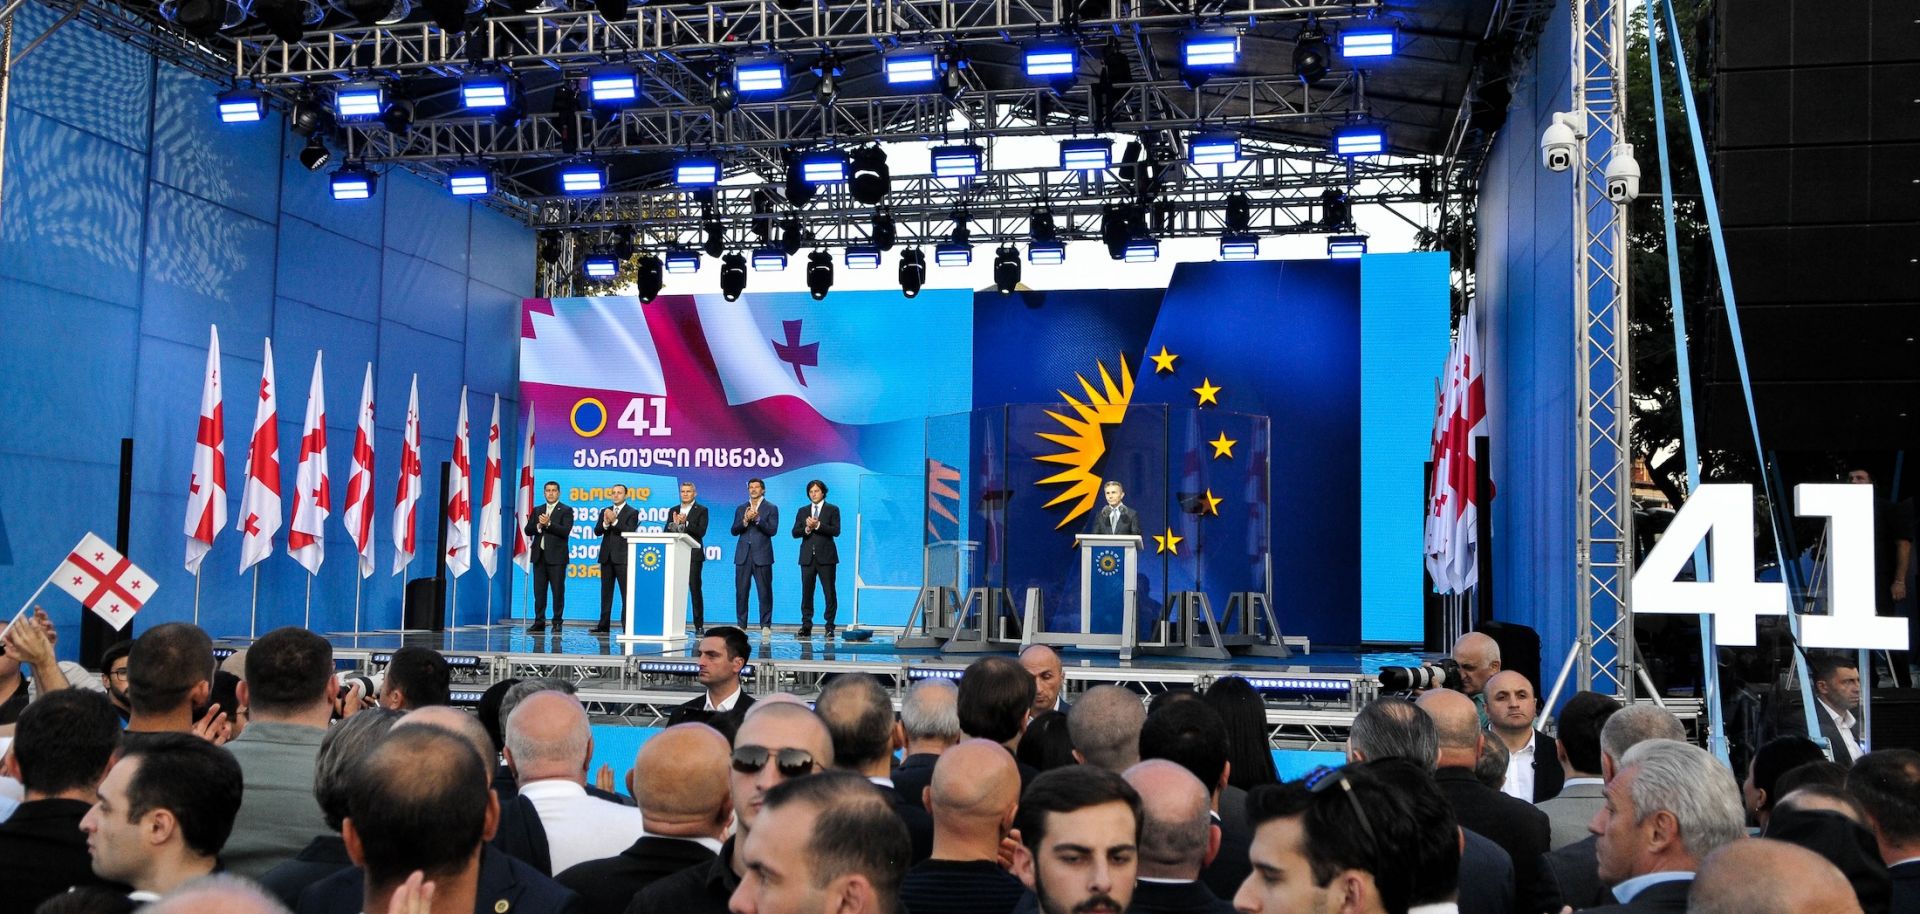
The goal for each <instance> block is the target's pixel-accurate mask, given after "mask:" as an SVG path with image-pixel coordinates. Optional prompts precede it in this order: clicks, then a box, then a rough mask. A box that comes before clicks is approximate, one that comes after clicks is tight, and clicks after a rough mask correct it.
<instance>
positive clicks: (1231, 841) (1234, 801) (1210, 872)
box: [1200, 786, 1253, 898]
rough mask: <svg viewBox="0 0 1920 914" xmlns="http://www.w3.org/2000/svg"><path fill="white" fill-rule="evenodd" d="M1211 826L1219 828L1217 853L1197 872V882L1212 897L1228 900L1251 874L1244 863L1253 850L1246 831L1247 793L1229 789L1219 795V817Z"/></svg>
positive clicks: (1249, 831)
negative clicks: (1218, 848) (1202, 885)
mask: <svg viewBox="0 0 1920 914" xmlns="http://www.w3.org/2000/svg"><path fill="white" fill-rule="evenodd" d="M1214 823H1215V824H1217V825H1219V826H1220V852H1219V853H1218V854H1215V855H1214V857H1213V862H1212V863H1209V864H1207V865H1206V866H1205V867H1204V868H1202V869H1201V870H1200V882H1201V883H1202V884H1204V885H1205V886H1206V887H1207V888H1208V889H1209V890H1210V891H1212V892H1213V894H1214V896H1215V897H1218V898H1232V897H1233V896H1234V893H1235V892H1238V891H1240V883H1242V882H1245V881H1246V880H1247V876H1248V874H1250V873H1252V872H1253V864H1252V863H1250V862H1248V860H1247V854H1248V853H1249V852H1250V850H1251V849H1252V847H1253V832H1252V829H1250V828H1248V827H1247V792H1246V791H1244V790H1241V789H1240V788H1238V787H1233V786H1229V787H1227V789H1226V790H1223V791H1221V792H1220V814H1219V815H1218V816H1217V817H1216V818H1215V820H1214Z"/></svg>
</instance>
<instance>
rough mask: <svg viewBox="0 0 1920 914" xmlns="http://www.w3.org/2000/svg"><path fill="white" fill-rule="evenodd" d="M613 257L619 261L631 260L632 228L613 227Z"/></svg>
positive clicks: (625, 226) (628, 226)
mask: <svg viewBox="0 0 1920 914" xmlns="http://www.w3.org/2000/svg"><path fill="white" fill-rule="evenodd" d="M613 256H615V257H618V258H620V259H621V260H631V259H633V226H631V225H616V226H614V227H613Z"/></svg>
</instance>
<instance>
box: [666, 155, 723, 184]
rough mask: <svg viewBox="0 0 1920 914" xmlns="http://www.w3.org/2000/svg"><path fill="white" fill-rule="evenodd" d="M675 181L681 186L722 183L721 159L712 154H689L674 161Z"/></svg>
mask: <svg viewBox="0 0 1920 914" xmlns="http://www.w3.org/2000/svg"><path fill="white" fill-rule="evenodd" d="M673 183H675V184H678V185H680V186H681V187H712V186H713V185H715V184H718V183H720V160H718V159H715V158H712V157H711V156H687V157H686V158H684V159H681V160H680V161H678V162H676V163H674V166H673Z"/></svg>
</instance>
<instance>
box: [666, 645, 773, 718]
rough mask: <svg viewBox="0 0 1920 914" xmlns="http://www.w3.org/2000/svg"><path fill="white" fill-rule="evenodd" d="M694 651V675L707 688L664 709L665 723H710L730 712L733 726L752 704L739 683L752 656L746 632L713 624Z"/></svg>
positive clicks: (750, 697) (750, 698) (750, 696)
mask: <svg viewBox="0 0 1920 914" xmlns="http://www.w3.org/2000/svg"><path fill="white" fill-rule="evenodd" d="M694 651H695V658H694V659H695V662H696V663H698V664H699V667H700V670H699V672H698V673H695V674H694V678H695V679H696V680H698V681H699V683H700V685H701V686H702V687H704V688H705V689H706V690H707V691H706V693H705V694H703V695H701V696H700V697H698V698H692V699H688V700H687V701H686V702H685V703H683V704H681V705H679V706H678V707H676V708H674V709H673V710H672V711H669V712H667V726H669V727H671V726H673V725H675V724H688V723H696V724H704V723H710V722H712V721H713V719H714V718H715V717H718V716H720V715H723V714H730V715H732V716H733V719H734V720H735V721H736V726H737V721H738V720H739V719H740V718H742V717H745V716H746V713H747V709H748V708H749V707H752V706H753V696H752V695H748V694H747V690H746V689H745V688H743V687H741V685H740V671H741V670H743V669H745V668H746V666H747V660H748V658H749V657H751V656H752V655H753V644H752V643H751V642H749V641H748V640H747V633H746V632H744V631H741V630H740V629H737V628H734V627H733V626H731V625H716V626H714V627H713V628H710V629H707V632H706V634H704V635H702V636H701V637H700V641H699V643H697V644H696V645H694Z"/></svg>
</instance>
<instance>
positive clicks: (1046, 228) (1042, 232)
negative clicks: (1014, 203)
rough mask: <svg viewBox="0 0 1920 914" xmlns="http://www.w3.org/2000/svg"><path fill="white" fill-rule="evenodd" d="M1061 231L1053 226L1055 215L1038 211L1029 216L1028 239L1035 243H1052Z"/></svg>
mask: <svg viewBox="0 0 1920 914" xmlns="http://www.w3.org/2000/svg"><path fill="white" fill-rule="evenodd" d="M1058 234H1059V230H1058V229H1056V228H1054V226H1053V213H1052V212H1050V211H1048V210H1044V209H1036V210H1034V211H1033V212H1031V213H1028V214H1027V237H1028V238H1031V239H1033V240H1035V241H1052V240H1053V239H1054V236H1056V235H1058Z"/></svg>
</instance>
